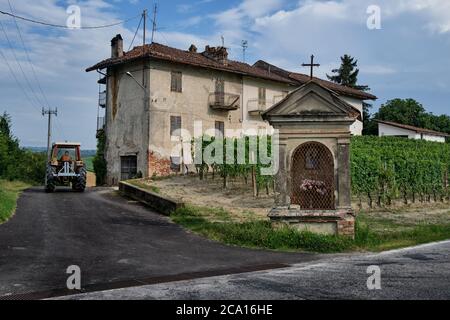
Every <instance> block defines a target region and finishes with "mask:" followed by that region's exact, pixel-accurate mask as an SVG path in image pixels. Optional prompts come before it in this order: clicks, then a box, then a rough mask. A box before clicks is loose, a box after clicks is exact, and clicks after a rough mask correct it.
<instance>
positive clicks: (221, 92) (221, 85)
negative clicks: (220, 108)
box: [215, 79, 225, 105]
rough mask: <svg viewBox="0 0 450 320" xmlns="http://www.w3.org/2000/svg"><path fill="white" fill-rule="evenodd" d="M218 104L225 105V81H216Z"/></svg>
mask: <svg viewBox="0 0 450 320" xmlns="http://www.w3.org/2000/svg"><path fill="white" fill-rule="evenodd" d="M215 94H216V104H219V105H224V104H225V81H224V80H223V79H217V80H216V92H215Z"/></svg>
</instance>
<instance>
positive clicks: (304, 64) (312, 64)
mask: <svg viewBox="0 0 450 320" xmlns="http://www.w3.org/2000/svg"><path fill="white" fill-rule="evenodd" d="M302 67H311V72H310V77H311V79H312V78H313V77H314V67H320V64H318V63H314V55H311V63H302Z"/></svg>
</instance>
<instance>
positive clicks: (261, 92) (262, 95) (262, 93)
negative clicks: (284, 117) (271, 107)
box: [258, 88, 266, 107]
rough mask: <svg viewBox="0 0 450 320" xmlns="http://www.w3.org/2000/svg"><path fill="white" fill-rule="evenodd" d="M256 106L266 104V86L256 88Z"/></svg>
mask: <svg viewBox="0 0 450 320" xmlns="http://www.w3.org/2000/svg"><path fill="white" fill-rule="evenodd" d="M258 106H259V107H265V106H266V88H258Z"/></svg>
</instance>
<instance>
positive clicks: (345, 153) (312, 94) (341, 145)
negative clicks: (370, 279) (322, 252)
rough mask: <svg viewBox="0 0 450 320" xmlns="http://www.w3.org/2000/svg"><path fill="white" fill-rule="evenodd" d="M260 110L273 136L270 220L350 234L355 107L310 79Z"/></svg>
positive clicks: (308, 228)
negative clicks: (275, 153)
mask: <svg viewBox="0 0 450 320" xmlns="http://www.w3.org/2000/svg"><path fill="white" fill-rule="evenodd" d="M262 116H263V118H264V119H265V120H267V121H268V122H269V123H270V124H271V125H272V126H273V127H274V129H275V130H277V131H278V136H279V141H278V148H279V169H278V172H277V173H276V176H275V193H276V198H275V207H274V208H273V209H272V210H271V211H270V213H269V217H270V219H271V221H272V223H273V224H274V225H275V226H279V225H283V224H288V225H291V226H293V227H295V228H298V229H299V230H309V231H312V232H317V233H323V234H339V235H347V236H351V237H353V236H354V223H355V217H354V213H353V211H352V208H351V194H350V190H351V188H350V137H351V134H350V126H351V125H352V124H353V123H354V122H355V121H356V119H358V118H359V119H360V118H361V114H360V111H359V110H358V109H356V108H355V107H353V106H352V105H350V104H349V103H347V102H345V101H344V100H343V99H341V98H340V97H339V95H338V94H337V93H335V92H333V91H331V90H329V89H327V88H325V87H324V86H322V85H321V84H320V83H319V82H317V81H315V80H311V81H310V82H308V83H306V84H305V85H303V86H302V87H300V88H298V89H297V90H295V91H293V92H291V93H290V94H289V95H288V96H287V97H286V98H285V99H283V100H282V101H280V102H279V103H277V104H276V105H274V106H273V107H272V108H270V109H269V110H267V111H266V112H264V113H263V114H262Z"/></svg>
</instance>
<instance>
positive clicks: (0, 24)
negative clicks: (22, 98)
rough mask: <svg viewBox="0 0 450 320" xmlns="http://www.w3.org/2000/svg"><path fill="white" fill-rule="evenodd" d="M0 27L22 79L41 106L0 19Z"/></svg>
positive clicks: (41, 104)
mask: <svg viewBox="0 0 450 320" xmlns="http://www.w3.org/2000/svg"><path fill="white" fill-rule="evenodd" d="M0 27H1V29H2V31H3V34H4V36H5V38H6V41H7V42H8V46H9V48H10V49H11V52H12V54H13V56H14V59H15V60H16V63H17V65H18V66H19V69H20V71H21V72H22V75H23V77H24V79H25V82H26V83H27V85H28V88H29V89H30V90H31V92H32V93H33V95H34V97H35V98H36V100H37V102H38V105H40V106H41V107H42V106H43V103H42V102H41V100H40V99H39V97H38V96H37V94H36V91H34V89H33V86H32V85H31V82H30V80H29V79H28V77H27V75H26V74H25V71H24V70H23V68H22V65H21V64H20V61H19V59H18V58H17V55H16V52H15V51H14V48H13V46H12V44H11V41H10V40H9V37H8V34H7V33H6V30H5V28H4V27H3V23H2V22H1V21H0Z"/></svg>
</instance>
